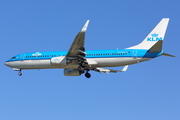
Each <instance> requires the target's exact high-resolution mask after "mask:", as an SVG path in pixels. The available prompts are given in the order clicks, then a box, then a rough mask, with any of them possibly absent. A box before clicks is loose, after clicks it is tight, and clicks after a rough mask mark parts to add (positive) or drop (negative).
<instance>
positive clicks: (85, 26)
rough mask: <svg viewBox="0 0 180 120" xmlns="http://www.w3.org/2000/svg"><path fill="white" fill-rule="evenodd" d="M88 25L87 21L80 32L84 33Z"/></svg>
mask: <svg viewBox="0 0 180 120" xmlns="http://www.w3.org/2000/svg"><path fill="white" fill-rule="evenodd" d="M88 24H89V20H87V21H86V23H85V24H84V26H83V28H82V29H81V32H86V30H87V27H88Z"/></svg>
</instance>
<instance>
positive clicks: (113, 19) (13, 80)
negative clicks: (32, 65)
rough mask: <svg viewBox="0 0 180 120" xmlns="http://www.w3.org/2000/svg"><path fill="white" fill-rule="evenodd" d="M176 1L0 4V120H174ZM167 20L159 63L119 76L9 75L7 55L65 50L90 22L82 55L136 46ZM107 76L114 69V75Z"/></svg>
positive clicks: (178, 107)
mask: <svg viewBox="0 0 180 120" xmlns="http://www.w3.org/2000/svg"><path fill="white" fill-rule="evenodd" d="M179 5H180V1H179V0H150V1H143V0H111V1H107V0H106V1H105V0H88V1H87V0H51V1H50V0H6V1H5V0H4V1H3V0H1V2H0V41H1V44H0V51H1V58H0V63H1V64H0V68H1V73H0V74H1V78H0V120H180V87H179V86H180V77H179V72H180V65H179V61H180V59H179V55H180V54H179V50H178V49H179V48H180V42H179V40H180V39H179V37H178V36H179V34H180V16H179V11H180V7H179ZM165 17H168V18H170V23H169V26H168V29H167V33H166V36H165V41H164V46H163V49H164V50H165V52H166V53H169V54H173V55H176V56H177V57H176V58H170V57H165V56H161V57H159V58H156V59H154V60H151V61H148V62H144V63H139V64H135V65H131V66H129V69H128V71H127V72H124V73H118V74H109V75H107V74H100V73H96V72H91V74H92V78H91V79H86V78H85V77H84V75H82V76H80V77H65V76H64V75H63V70H62V69H55V70H54V69H52V70H24V71H23V76H21V77H19V76H18V75H17V72H16V71H13V70H12V69H10V68H8V67H6V66H4V62H5V61H6V60H7V59H9V58H11V57H12V56H13V55H16V54H20V53H26V52H35V51H61V50H68V49H69V47H70V45H71V43H72V41H73V39H74V37H75V35H76V34H77V33H78V32H79V30H80V29H81V27H82V26H83V25H84V23H85V21H86V20H88V19H90V24H89V27H88V30H87V34H86V42H85V47H86V49H88V50H98V49H116V48H119V49H121V48H122V49H123V48H127V47H130V46H133V45H136V44H138V43H139V42H141V41H142V40H143V39H144V38H145V37H146V35H147V34H148V33H149V32H150V31H151V30H152V29H153V28H154V26H155V25H156V24H157V23H158V22H159V21H160V20H161V19H162V18H165ZM114 69H121V67H117V68H114Z"/></svg>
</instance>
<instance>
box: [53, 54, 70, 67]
mask: <svg viewBox="0 0 180 120" xmlns="http://www.w3.org/2000/svg"><path fill="white" fill-rule="evenodd" d="M50 62H51V65H52V66H62V65H67V61H66V57H65V56H59V57H53V58H51V61H50Z"/></svg>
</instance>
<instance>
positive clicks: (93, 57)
mask: <svg viewBox="0 0 180 120" xmlns="http://www.w3.org/2000/svg"><path fill="white" fill-rule="evenodd" d="M168 22H169V18H163V19H162V20H161V21H160V22H159V23H158V24H157V25H156V26H155V28H154V29H153V30H152V31H151V32H150V33H149V34H148V35H147V37H146V38H145V39H144V40H143V41H142V42H141V43H140V44H138V45H135V46H132V47H128V48H126V49H114V50H85V46H84V39H85V33H86V30H87V27H88V24H89V20H87V21H86V23H85V24H84V26H83V28H82V29H81V30H80V32H79V33H78V34H77V35H76V37H75V39H74V41H73V43H72V45H71V46H70V48H69V50H68V51H51V52H30V53H23V54H18V55H15V56H13V57H12V58H11V59H9V60H7V61H6V62H5V63H4V64H5V65H6V66H8V67H10V68H13V70H14V71H19V72H18V75H19V76H21V75H22V70H27V69H54V68H59V69H60V68H61V69H64V75H65V76H80V75H82V74H85V77H86V78H90V77H91V74H90V73H89V71H96V72H100V73H107V74H108V73H110V72H112V73H117V72H125V71H126V70H127V68H128V65H131V64H136V63H140V62H143V61H148V60H151V59H153V58H156V57H159V56H161V55H163V56H170V57H175V56H173V55H170V54H167V53H164V51H163V50H162V44H163V40H164V36H165V32H166V29H167V26H168ZM118 66H124V68H123V69H122V70H113V69H107V68H105V67H118Z"/></svg>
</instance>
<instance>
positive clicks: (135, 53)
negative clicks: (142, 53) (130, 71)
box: [132, 50, 137, 59]
mask: <svg viewBox="0 0 180 120" xmlns="http://www.w3.org/2000/svg"><path fill="white" fill-rule="evenodd" d="M132 56H133V59H137V50H134V51H133V54H132Z"/></svg>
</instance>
